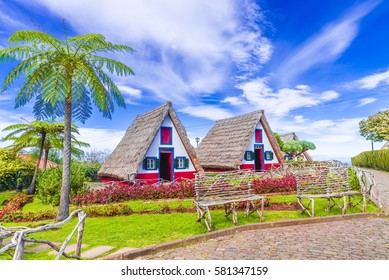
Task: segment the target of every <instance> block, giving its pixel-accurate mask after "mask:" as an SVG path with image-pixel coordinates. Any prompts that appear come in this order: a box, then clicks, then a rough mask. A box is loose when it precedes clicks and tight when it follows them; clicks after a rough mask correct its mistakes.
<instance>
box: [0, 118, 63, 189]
mask: <svg viewBox="0 0 389 280" xmlns="http://www.w3.org/2000/svg"><path fill="white" fill-rule="evenodd" d="M3 131H12V132H11V133H10V134H8V135H7V136H5V137H4V138H3V139H2V141H12V142H13V144H12V145H11V146H10V147H11V148H12V149H13V150H15V151H16V152H17V151H20V150H21V149H23V148H28V147H38V148H39V155H38V159H37V162H36V165H35V171H34V176H33V177H32V181H31V184H30V186H29V187H28V189H27V194H33V193H35V182H36V178H37V174H38V170H39V164H40V162H41V159H42V155H43V150H44V146H45V143H46V142H47V141H46V139H47V137H48V135H50V137H51V138H52V137H56V136H57V135H58V134H60V133H63V131H64V124H63V123H48V122H43V121H33V122H31V123H27V124H14V125H10V126H8V127H6V128H4V129H3Z"/></svg>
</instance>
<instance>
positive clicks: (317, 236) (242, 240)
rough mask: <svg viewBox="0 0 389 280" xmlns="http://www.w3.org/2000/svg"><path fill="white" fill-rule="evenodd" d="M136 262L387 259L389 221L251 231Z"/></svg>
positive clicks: (384, 219)
mask: <svg viewBox="0 0 389 280" xmlns="http://www.w3.org/2000/svg"><path fill="white" fill-rule="evenodd" d="M138 259H151V260H156V259H165V260H184V259H186V260H207V259H209V260H254V259H255V260H258V259H266V260H283V259H285V260H288V259H298V260H328V259H330V260H344V259H346V260H353V259H356V260H372V259H373V260H378V259H389V219H388V218H365V219H355V220H346V221H337V222H326V223H318V224H311V225H303V226H302V225H299V226H288V227H283V228H273V229H261V230H251V231H245V232H241V233H237V234H234V235H229V236H224V237H219V238H216V239H211V240H208V241H206V242H203V243H198V244H195V245H191V246H187V247H181V248H176V249H173V250H167V251H164V252H160V253H157V254H155V255H148V256H143V257H139V258H138Z"/></svg>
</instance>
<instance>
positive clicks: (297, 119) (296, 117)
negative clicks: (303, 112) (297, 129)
mask: <svg viewBox="0 0 389 280" xmlns="http://www.w3.org/2000/svg"><path fill="white" fill-rule="evenodd" d="M294 120H295V121H296V123H303V122H306V121H307V120H308V119H306V118H304V117H303V116H300V115H298V116H295V117H294Z"/></svg>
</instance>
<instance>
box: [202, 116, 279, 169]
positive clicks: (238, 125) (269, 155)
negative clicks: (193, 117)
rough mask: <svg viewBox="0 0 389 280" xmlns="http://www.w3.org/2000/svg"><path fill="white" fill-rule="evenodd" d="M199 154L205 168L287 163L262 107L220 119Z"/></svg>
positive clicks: (255, 166)
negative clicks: (247, 112)
mask: <svg viewBox="0 0 389 280" xmlns="http://www.w3.org/2000/svg"><path fill="white" fill-rule="evenodd" d="M262 132H265V133H262ZM196 153H197V157H198V159H199V161H200V164H201V166H202V167H203V168H204V169H206V170H212V169H217V170H233V169H239V168H240V169H255V170H264V169H269V168H270V167H271V166H274V165H279V164H282V163H284V159H283V155H282V153H281V150H280V147H279V145H278V143H277V140H276V139H275V137H274V135H273V132H272V130H271V128H270V125H269V123H268V122H267V120H266V117H265V115H264V111H263V110H260V111H255V112H252V113H249V114H244V115H240V116H236V117H232V118H227V119H222V120H219V121H217V122H216V124H215V125H214V127H213V128H212V129H211V130H210V131H209V132H208V134H207V135H206V136H205V137H204V138H203V139H202V141H201V143H200V145H199V146H198V147H197V148H196ZM273 154H275V157H274V156H273Z"/></svg>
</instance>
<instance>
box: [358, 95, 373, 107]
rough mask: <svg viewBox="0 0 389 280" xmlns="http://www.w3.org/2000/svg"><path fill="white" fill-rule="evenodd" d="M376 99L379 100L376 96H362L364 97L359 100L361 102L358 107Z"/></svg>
mask: <svg viewBox="0 0 389 280" xmlns="http://www.w3.org/2000/svg"><path fill="white" fill-rule="evenodd" d="M375 101H377V98H374V97H368V98H362V99H360V100H358V103H359V104H358V106H357V107H361V106H365V105H367V104H371V103H373V102H375Z"/></svg>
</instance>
